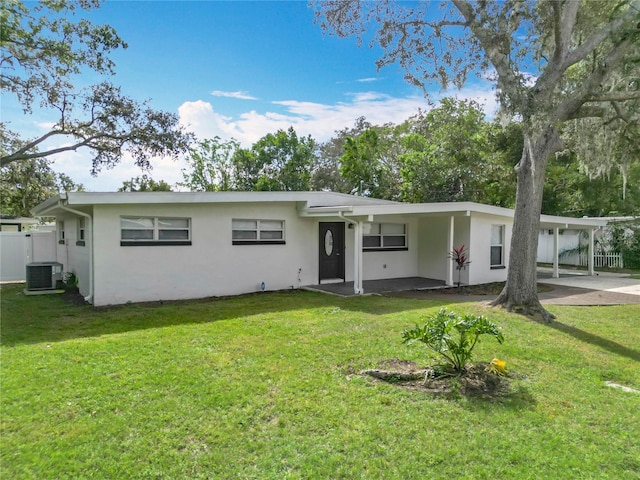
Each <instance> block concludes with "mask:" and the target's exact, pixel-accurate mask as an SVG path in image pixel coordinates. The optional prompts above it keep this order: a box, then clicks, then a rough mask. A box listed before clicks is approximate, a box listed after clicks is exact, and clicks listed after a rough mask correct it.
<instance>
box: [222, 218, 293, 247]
mask: <svg viewBox="0 0 640 480" xmlns="http://www.w3.org/2000/svg"><path fill="white" fill-rule="evenodd" d="M231 225H232V226H231V229H232V233H231V240H232V244H233V245H258V244H260V245H283V244H284V243H285V240H284V220H244V219H233V220H232V221H231Z"/></svg>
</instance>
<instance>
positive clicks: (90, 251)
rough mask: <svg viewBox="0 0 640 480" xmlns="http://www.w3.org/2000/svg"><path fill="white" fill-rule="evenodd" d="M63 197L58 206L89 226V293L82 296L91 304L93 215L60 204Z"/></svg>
mask: <svg viewBox="0 0 640 480" xmlns="http://www.w3.org/2000/svg"><path fill="white" fill-rule="evenodd" d="M62 202H63V199H60V200H58V207H59V208H61V209H62V210H65V211H67V212H70V213H73V214H74V215H79V216H81V217H84V218H86V219H87V220H88V222H87V225H88V226H89V295H87V296H86V297H84V300H85V302H87V303H91V304H93V217H92V216H91V215H89V214H88V213H84V212H81V211H79V210H74V209H73V208H69V207H67V206H65V205H63V204H62Z"/></svg>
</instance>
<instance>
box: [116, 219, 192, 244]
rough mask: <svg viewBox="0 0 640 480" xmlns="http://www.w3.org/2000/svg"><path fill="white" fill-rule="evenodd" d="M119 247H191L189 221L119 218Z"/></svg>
mask: <svg viewBox="0 0 640 480" xmlns="http://www.w3.org/2000/svg"><path fill="white" fill-rule="evenodd" d="M120 245H121V246H143V245H144V246H149V245H191V219H190V218H168V217H120Z"/></svg>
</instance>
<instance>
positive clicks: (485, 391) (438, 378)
mask: <svg viewBox="0 0 640 480" xmlns="http://www.w3.org/2000/svg"><path fill="white" fill-rule="evenodd" d="M487 365H488V364H487V363H485V362H478V363H474V364H469V365H467V367H466V368H465V370H464V371H463V372H462V373H455V372H453V371H451V370H450V369H448V368H447V367H446V366H442V365H433V366H429V367H425V368H418V367H417V364H416V363H415V362H412V361H408V360H401V359H396V358H394V359H390V360H383V361H381V362H380V363H379V364H378V368H377V369H372V370H363V371H362V372H360V374H361V375H367V376H370V377H372V378H373V379H374V380H375V381H379V382H385V383H391V384H393V385H396V386H397V387H399V388H404V389H407V390H415V391H422V392H425V393H433V394H445V395H464V396H473V397H481V398H486V399H499V398H502V397H504V396H506V395H508V394H509V393H510V392H511V382H510V380H511V379H514V378H517V375H515V374H514V373H513V372H510V373H509V374H508V375H504V376H499V375H496V374H494V373H490V372H488V371H487V370H486V369H487Z"/></svg>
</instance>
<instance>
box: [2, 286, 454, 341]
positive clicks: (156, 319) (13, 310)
mask: <svg viewBox="0 0 640 480" xmlns="http://www.w3.org/2000/svg"><path fill="white" fill-rule="evenodd" d="M23 288H24V286H20V285H18V286H15V285H3V286H2V288H1V290H0V295H1V299H2V310H1V316H0V320H1V324H2V325H1V328H0V343H1V344H2V345H4V346H14V345H22V344H33V343H45V342H46V343H53V342H60V341H65V340H71V339H76V338H91V337H98V336H101V335H112V334H119V333H126V332H131V331H137V330H145V329H152V328H164V327H169V326H176V325H188V324H201V323H209V322H220V321H224V320H232V319H237V318H245V319H247V320H251V318H252V317H256V316H257V317H259V316H261V315H269V314H274V313H282V314H283V315H286V314H287V312H292V311H296V310H301V309H319V310H320V311H321V312H324V311H331V312H333V311H338V312H339V311H340V310H343V311H346V312H360V313H363V314H367V315H386V314H393V313H398V312H405V311H411V310H418V309H424V308H430V307H440V306H443V305H447V304H448V302H445V301H433V302H429V303H428V304H425V302H424V301H416V300H406V299H389V298H385V297H379V296H366V297H352V298H342V297H337V296H332V295H326V294H322V293H313V292H306V291H300V290H291V291H280V292H266V293H256V294H249V295H242V296H238V297H227V298H215V297H214V298H207V299H196V300H181V301H168V302H152V303H140V304H127V305H119V306H113V307H101V308H93V307H92V306H90V305H87V304H85V305H77V304H75V305H74V304H72V303H70V302H69V301H68V300H66V299H65V298H63V296H61V295H47V296H25V295H24V294H23V293H22V289H23Z"/></svg>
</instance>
